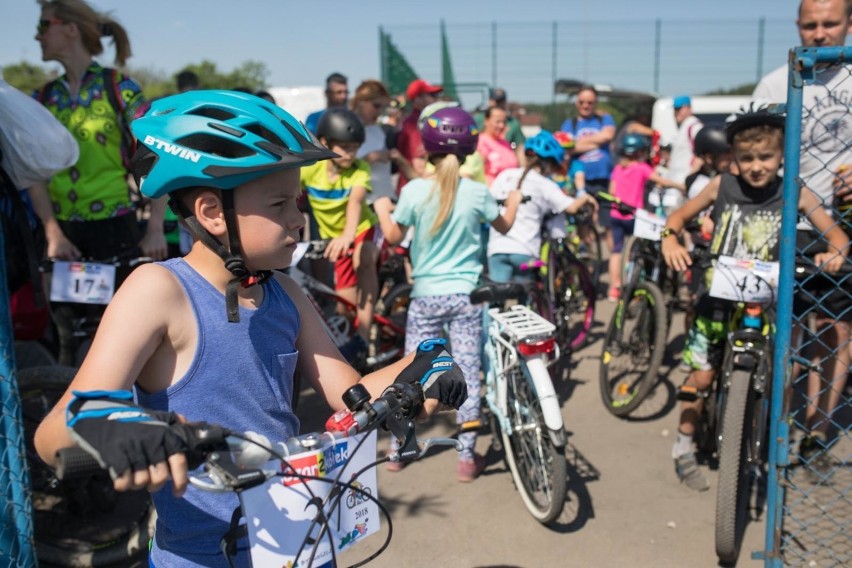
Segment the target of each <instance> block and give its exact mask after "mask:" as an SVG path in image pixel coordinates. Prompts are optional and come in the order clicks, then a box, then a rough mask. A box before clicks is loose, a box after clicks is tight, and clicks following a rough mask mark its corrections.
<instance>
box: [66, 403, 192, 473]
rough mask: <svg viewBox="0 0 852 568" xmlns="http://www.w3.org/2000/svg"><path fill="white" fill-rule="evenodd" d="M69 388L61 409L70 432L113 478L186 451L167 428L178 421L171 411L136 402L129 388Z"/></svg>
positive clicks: (178, 439)
mask: <svg viewBox="0 0 852 568" xmlns="http://www.w3.org/2000/svg"><path fill="white" fill-rule="evenodd" d="M73 392H74V398H73V399H72V400H71V402H70V403H69V404H68V408H67V410H66V411H65V419H66V422H67V424H68V428H69V430H70V431H71V436H72V437H73V438H74V440H75V441H76V442H77V444H78V445H79V446H80V447H81V448H83V449H84V450H86V451H87V452H88V453H90V454H91V455H92V456H93V457H94V458H95V459H96V460H97V461H98V463H99V464H100V466H101V467H102V468H104V469H106V470H108V471H109V474H110V476H111V477H112V478H113V479H116V478H117V477H119V476H120V475H121V474H122V473H124V472H125V471H127V470H131V471H139V470H143V469H146V468H147V467H148V466H149V465H154V464H156V463H159V462H163V461H166V459H167V458H168V457H169V456H170V455H172V454H176V453H181V452H185V451H186V443H185V442H184V441H183V440H182V439H181V438H180V437H178V436H177V435H176V434H175V433H174V432H173V431H172V430H171V426H173V425H175V424H178V416H177V414H175V413H174V412H156V411H152V410H148V409H145V408H141V407H139V406H136V405H134V404H133V394H132V393H131V392H130V391H86V392H83V391H73Z"/></svg>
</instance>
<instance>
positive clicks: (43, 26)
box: [36, 18, 65, 35]
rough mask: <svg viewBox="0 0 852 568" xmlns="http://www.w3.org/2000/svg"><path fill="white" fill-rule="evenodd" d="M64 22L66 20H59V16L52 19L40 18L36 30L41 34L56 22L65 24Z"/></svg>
mask: <svg viewBox="0 0 852 568" xmlns="http://www.w3.org/2000/svg"><path fill="white" fill-rule="evenodd" d="M64 23H65V22H63V21H62V20H59V19H57V18H50V19H47V20H39V21H38V25H37V26H36V31H37V32H38V33H39V35H42V34H43V33H45V32H46V31H47V30H49V29H50V26H52V25H54V24H57V25H58V24H64Z"/></svg>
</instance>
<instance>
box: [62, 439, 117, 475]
mask: <svg viewBox="0 0 852 568" xmlns="http://www.w3.org/2000/svg"><path fill="white" fill-rule="evenodd" d="M99 475H107V472H106V470H105V469H103V468H102V467H101V464H99V463H98V460H96V459H95V458H94V457H93V456H92V454H90V453H89V452H87V451H86V450H84V449H83V448H81V447H79V446H72V447H70V448H64V449H62V450H59V451H58V452H56V477H57V478H58V479H61V480H63V481H65V480H69V479H85V478H88V477H96V476H99Z"/></svg>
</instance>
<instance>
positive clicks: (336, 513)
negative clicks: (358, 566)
mask: <svg viewBox="0 0 852 568" xmlns="http://www.w3.org/2000/svg"><path fill="white" fill-rule="evenodd" d="M366 436H367V439H366V440H365V441H364V443H363V444H362V445H361V447H360V448H358V451H357V452H356V453H354V455H353V452H354V450H355V447H356V446H357V445H358V443H359V442H360V441H361V439H362V438H363V436H354V437H352V438H347V439H344V440H339V441H337V442H335V443H334V444H331V445H330V446H329V447H326V448H324V449H320V450H315V451H310V452H303V453H301V454H296V455H293V456H290V458H289V460H288V461H289V463H290V465H292V467H293V469H295V470H296V471H297V472H299V473H300V474H301V475H307V476H314V477H318V478H319V479H310V480H302V479H300V478H298V477H273V478H272V479H270V480H269V481H267V482H266V483H265V484H263V485H259V486H257V487H253V488H251V489H248V490H246V491H243V492H242V493H240V500H241V502H242V508H243V512H244V513H245V517H246V525H247V526H248V536H249V545H250V547H251V562H252V566H306V565H307V562H308V559H309V558H310V555H311V551H312V549H313V546H314V543H315V542H316V543H317V553H316V556H315V557H314V562H313V565H314V566H321V565H323V564H324V563H326V562H330V561H331V559H332V551H331V547H332V546H333V547H334V552H335V553H339V552H340V551H341V550H344V549H346V548H348V547H349V546H351V545H353V544H355V543H356V542H360V541H361V540H363V539H364V538H366V537H367V536H369V535H371V534H373V533H375V532H377V531H378V530H379V507H378V505H376V503H375V502H374V501H371V500H370V498H369V497H367V496H366V495H365V493H366V494H368V495H370V496H372V497H373V498H374V499H375V498H378V484H377V481H376V468H374V467H371V468H368V469H367V470H366V471H365V472H364V473H362V474H361V475H360V476H359V477H358V479H357V480H353V479H352V476H353V475H354V474H355V473H356V472H358V471H360V470H361V469H363V468H365V467H367V466H369V465H370V464H371V463H373V462H375V461H376V432H371V433H370V434H367V435H366ZM267 467H268V468H271V469H277V470H279V471H282V472H283V471H285V470H288V469H289V468H286V466H284V464H283V462H278V461H275V462H270V463H268V464H267ZM338 475H339V476H340V477H339V479H340V481H342V482H347V483H351V484H353V485H357V486H358V487H359V488H360V489H361V491H362V492H359V491H355V490H353V489H350V488H348V487H346V488H343V487H341V490H342V493H341V494H340V495H338V496H337V497H332V498H331V500H330V501H329V502H328V503H326V505H325V512H324V513H323V514H324V515H325V516H326V517H327V518H328V533H326V534H325V535H324V536H322V537H321V538H319V532H320V528H321V524H320V523H317V524H315V525H314V526H313V527H311V524H312V522H313V520H314V518H316V517H317V505H316V504H317V503H319V501H321V500H325V499H326V497H327V496H328V494H329V492H331V490H332V488H333V486H334V484H333V483H331V481H333V480H335V479H337V478H338ZM308 488H310V491H311V492H313V495H314V497H313V498H312V497H311V495H310V494H309V492H308ZM338 497H339V499H340V500H339V503H338V505H337V506H336V507H334V508H333V509H330V506H331V504H333V503H334V502H335V500H337V499H338ZM309 533H310V534H309ZM318 538H319V541H317V539H318ZM300 549H303V550H302V553H301V555H300V557H299V561H298V563H296V555H297V554H298V553H299V550H300Z"/></svg>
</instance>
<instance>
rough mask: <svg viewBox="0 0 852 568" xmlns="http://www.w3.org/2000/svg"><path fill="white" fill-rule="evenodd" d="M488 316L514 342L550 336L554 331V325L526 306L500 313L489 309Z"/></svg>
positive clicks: (515, 307) (496, 309) (497, 309)
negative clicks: (498, 324)
mask: <svg viewBox="0 0 852 568" xmlns="http://www.w3.org/2000/svg"><path fill="white" fill-rule="evenodd" d="M488 315H489V316H490V317H491V319H492V320H494V321H496V322H498V323H500V325H501V326H502V328H503V330H504V331H505V332H506V333H507V334H508V335H510V336H511V337H512V339H514V340H515V341H523V340H524V339H527V338H528V337H538V336H542V335H550V334H552V333H553V332H554V331H556V326H555V325H553V324H552V323H550V322H549V321H547V320H546V319H544V318H543V317H541V316H540V315H538V314H537V313H535V312H534V311H532V310H530V309H529V308H528V307H527V306H522V305H515V306H512V307H511V308H509V309H507V310H505V311H502V312H501V311H500V308H491V309H490V310H488Z"/></svg>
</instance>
